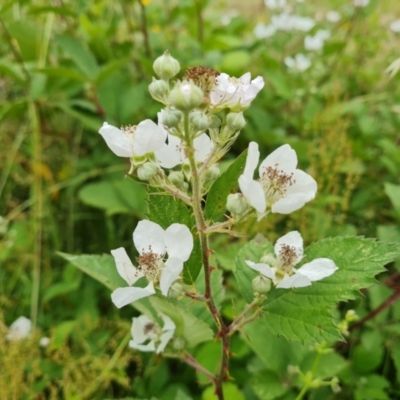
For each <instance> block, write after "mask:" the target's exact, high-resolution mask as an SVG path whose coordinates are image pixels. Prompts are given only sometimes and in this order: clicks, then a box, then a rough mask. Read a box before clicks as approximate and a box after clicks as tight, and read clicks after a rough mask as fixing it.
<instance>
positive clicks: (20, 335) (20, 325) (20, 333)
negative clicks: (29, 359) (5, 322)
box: [6, 317, 32, 341]
mask: <svg viewBox="0 0 400 400" xmlns="http://www.w3.org/2000/svg"><path fill="white" fill-rule="evenodd" d="M31 329H32V322H31V320H30V319H29V318H26V317H19V318H18V319H16V320H15V321H14V322H13V323H12V324H11V326H10V328H9V330H8V333H7V335H6V339H7V340H12V341H16V340H21V339H25V338H27V337H28V336H29V334H30V332H31Z"/></svg>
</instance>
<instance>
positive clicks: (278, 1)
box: [264, 0, 286, 10]
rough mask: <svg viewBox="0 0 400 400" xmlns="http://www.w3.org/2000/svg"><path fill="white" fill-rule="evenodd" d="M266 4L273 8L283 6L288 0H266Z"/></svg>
mask: <svg viewBox="0 0 400 400" xmlns="http://www.w3.org/2000/svg"><path fill="white" fill-rule="evenodd" d="M264 4H265V6H266V7H268V8H269V9H271V10H275V9H276V8H283V7H285V6H286V0H264Z"/></svg>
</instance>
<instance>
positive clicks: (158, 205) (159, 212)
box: [147, 189, 202, 285]
mask: <svg viewBox="0 0 400 400" xmlns="http://www.w3.org/2000/svg"><path fill="white" fill-rule="evenodd" d="M149 190H150V192H149V197H148V210H149V211H148V213H147V217H148V219H149V220H150V221H153V222H155V223H157V224H159V225H160V226H161V227H162V228H163V229H167V228H168V227H169V226H170V225H172V224H174V223H179V224H183V225H186V226H187V227H188V228H189V229H190V230H192V228H193V226H195V220H194V216H193V215H192V213H191V211H190V210H189V208H188V207H187V206H186V205H185V204H183V203H182V202H180V201H179V200H177V199H175V198H174V197H172V196H168V195H164V194H160V193H159V192H157V191H155V190H154V189H149ZM193 240H194V247H193V251H192V254H191V255H190V258H189V260H188V261H186V262H185V264H184V270H183V281H184V282H185V283H186V284H188V285H190V284H192V283H194V282H195V281H196V279H197V277H198V275H199V272H200V269H201V266H202V259H201V250H200V241H199V239H198V237H193Z"/></svg>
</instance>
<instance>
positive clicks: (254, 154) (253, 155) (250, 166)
mask: <svg viewBox="0 0 400 400" xmlns="http://www.w3.org/2000/svg"><path fill="white" fill-rule="evenodd" d="M259 159H260V152H259V150H258V144H257V143H256V142H250V143H249V149H248V150H247V157H246V165H245V167H244V171H243V175H246V176H248V177H249V178H251V179H253V177H254V171H255V170H256V168H257V165H258V161H259Z"/></svg>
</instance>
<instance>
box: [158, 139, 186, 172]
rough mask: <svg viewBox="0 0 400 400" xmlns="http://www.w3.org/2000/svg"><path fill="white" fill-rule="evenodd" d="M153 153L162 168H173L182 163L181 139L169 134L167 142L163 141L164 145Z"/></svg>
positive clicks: (183, 156)
mask: <svg viewBox="0 0 400 400" xmlns="http://www.w3.org/2000/svg"><path fill="white" fill-rule="evenodd" d="M154 153H155V155H156V158H157V161H158V162H159V163H160V165H161V167H163V168H174V167H176V166H177V165H179V164H182V162H183V160H184V158H185V154H184V152H183V143H182V140H180V139H179V138H177V137H176V136H173V135H169V136H168V143H164V145H163V146H162V147H161V148H160V149H158V150H156V151H155V152H154Z"/></svg>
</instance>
